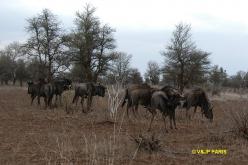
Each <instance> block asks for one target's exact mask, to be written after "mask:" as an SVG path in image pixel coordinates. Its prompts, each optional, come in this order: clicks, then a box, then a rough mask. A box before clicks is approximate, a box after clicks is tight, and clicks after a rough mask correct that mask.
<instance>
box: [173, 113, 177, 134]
mask: <svg viewBox="0 0 248 165" xmlns="http://www.w3.org/2000/svg"><path fill="white" fill-rule="evenodd" d="M172 118H173V123H174V127H175V129H177V126H176V114H175V109H174V110H173V111H172Z"/></svg>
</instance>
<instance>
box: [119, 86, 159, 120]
mask: <svg viewBox="0 0 248 165" xmlns="http://www.w3.org/2000/svg"><path fill="white" fill-rule="evenodd" d="M155 90H156V89H155V88H151V87H150V86H149V85H148V84H132V85H130V86H129V87H128V88H127V89H126V90H125V96H124V98H123V102H122V105H121V106H122V107H123V106H124V105H125V103H126V102H127V116H128V117H129V113H128V112H129V109H130V108H131V109H132V111H133V114H134V115H135V116H136V114H135V113H136V111H137V109H138V106H139V104H140V105H143V106H145V107H149V106H150V104H151V96H152V93H153V92H154V91H155Z"/></svg>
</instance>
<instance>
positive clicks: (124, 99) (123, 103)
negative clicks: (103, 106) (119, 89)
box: [121, 89, 128, 107]
mask: <svg viewBox="0 0 248 165" xmlns="http://www.w3.org/2000/svg"><path fill="white" fill-rule="evenodd" d="M126 99H128V89H126V91H125V96H124V98H123V102H122V104H121V107H123V106H124V105H125V104H126Z"/></svg>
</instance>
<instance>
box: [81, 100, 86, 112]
mask: <svg viewBox="0 0 248 165" xmlns="http://www.w3.org/2000/svg"><path fill="white" fill-rule="evenodd" d="M81 106H82V113H85V110H84V97H82V98H81Z"/></svg>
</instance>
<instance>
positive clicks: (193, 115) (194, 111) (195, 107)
mask: <svg viewBox="0 0 248 165" xmlns="http://www.w3.org/2000/svg"><path fill="white" fill-rule="evenodd" d="M196 110H197V106H195V109H194V115H193V117H194V116H195V113H196Z"/></svg>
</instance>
